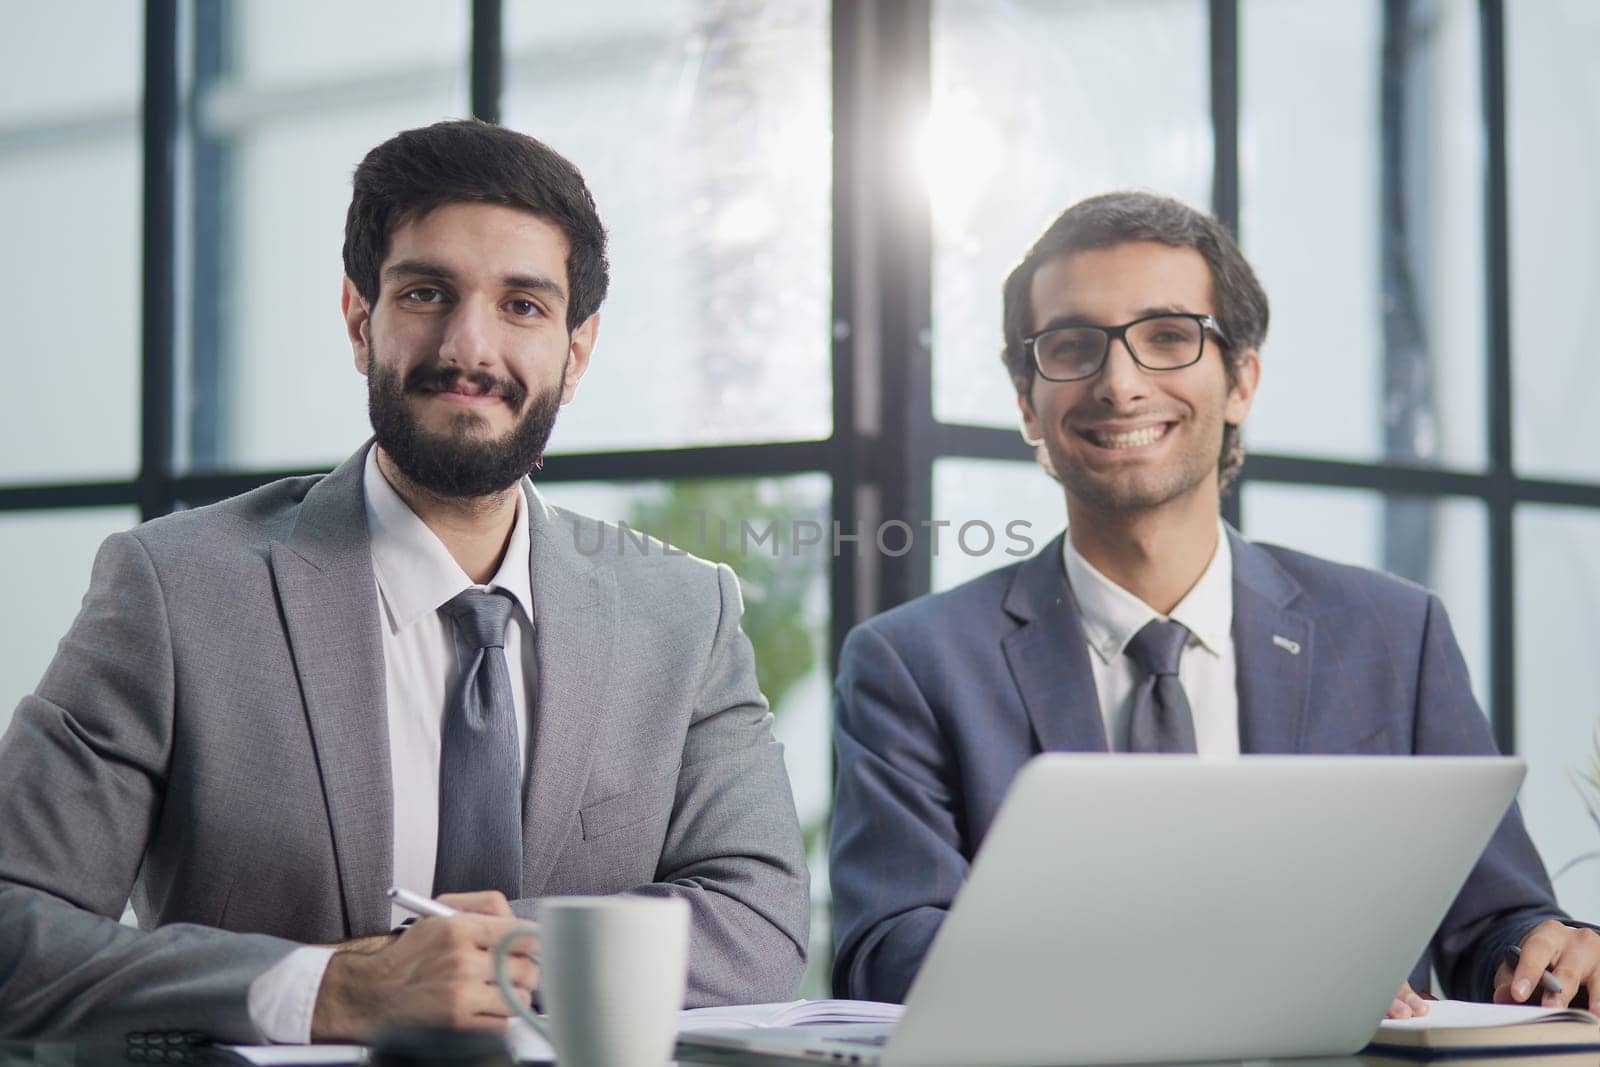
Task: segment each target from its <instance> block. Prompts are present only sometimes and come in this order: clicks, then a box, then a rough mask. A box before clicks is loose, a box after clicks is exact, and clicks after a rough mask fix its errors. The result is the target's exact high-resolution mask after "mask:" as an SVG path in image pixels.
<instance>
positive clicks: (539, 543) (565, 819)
mask: <svg viewBox="0 0 1600 1067" xmlns="http://www.w3.org/2000/svg"><path fill="white" fill-rule="evenodd" d="M524 484H525V486H526V489H527V499H528V505H529V507H528V520H529V521H528V540H529V567H530V568H531V570H532V575H533V611H534V616H535V619H534V623H535V626H536V634H535V638H534V645H535V648H536V650H537V655H538V671H539V684H538V694H539V695H538V704H537V705H536V707H535V709H534V713H533V748H532V755H531V763H530V766H529V768H528V778H527V787H526V789H525V791H524V799H523V813H522V825H523V859H522V889H523V894H524V895H525V896H538V895H539V894H540V893H541V891H542V890H543V888H544V886H545V883H546V882H548V881H549V878H550V874H551V871H552V869H553V867H554V866H555V861H556V858H557V856H558V854H559V853H560V850H561V846H562V843H563V839H564V838H565V836H566V834H567V833H568V831H569V830H570V829H571V827H572V825H573V823H574V822H575V821H576V819H575V817H576V815H577V812H578V805H579V804H580V802H581V801H582V798H583V791H584V786H585V784H586V783H587V782H588V779H589V766H590V763H591V761H592V760H593V758H594V749H595V746H594V738H595V733H596V731H597V730H598V728H599V723H600V716H601V715H602V714H604V712H605V700H606V694H605V684H606V680H607V679H608V678H609V677H610V674H611V661H612V656H613V654H614V651H615V643H616V641H617V637H618V632H619V628H618V626H617V613H618V606H617V587H616V575H615V573H614V572H613V570H612V568H611V567H610V566H609V565H607V564H606V563H605V562H604V560H603V559H602V558H601V557H599V556H588V555H585V554H584V553H582V552H580V551H579V549H578V544H577V542H576V541H575V540H574V536H573V529H574V526H573V520H572V519H570V518H568V517H565V516H563V515H561V514H560V513H558V512H557V511H555V509H553V508H551V507H550V506H549V505H547V504H545V503H544V501H543V500H542V499H540V497H539V495H538V493H536V492H534V491H533V489H532V486H531V485H527V483H524ZM592 543H593V540H592V535H590V534H588V533H585V534H584V536H583V544H585V545H588V544H592Z"/></svg>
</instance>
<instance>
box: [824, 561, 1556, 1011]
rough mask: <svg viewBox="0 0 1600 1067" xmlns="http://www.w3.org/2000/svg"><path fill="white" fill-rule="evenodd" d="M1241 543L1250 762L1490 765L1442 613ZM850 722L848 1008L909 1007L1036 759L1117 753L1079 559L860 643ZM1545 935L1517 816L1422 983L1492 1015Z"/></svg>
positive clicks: (1016, 573)
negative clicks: (1381, 758)
mask: <svg viewBox="0 0 1600 1067" xmlns="http://www.w3.org/2000/svg"><path fill="white" fill-rule="evenodd" d="M1229 539H1230V541H1231V543H1232V546H1233V575H1234V577H1233V639H1234V650H1235V655H1236V659H1237V662H1238V694H1239V746H1240V749H1241V751H1243V752H1246V753H1306V754H1348V753H1364V754H1402V755H1410V754H1426V755H1446V754H1449V755H1484V754H1492V753H1494V751H1495V746H1494V741H1493V738H1492V737H1491V735H1490V732H1489V728H1488V724H1487V722H1486V720H1485V719H1484V716H1483V713H1482V712H1481V711H1480V709H1479V708H1478V705H1477V702H1476V701H1475V700H1474V699H1473V696H1472V692H1471V689H1470V687H1469V685H1468V679H1467V669H1466V664H1465V663H1464V662H1463V660H1462V658H1461V652H1460V650H1459V649H1458V648H1457V647H1456V642H1455V637H1454V636H1453V634H1452V633H1451V630H1450V623H1449V621H1448V619H1447V618H1446V617H1445V612H1444V608H1443V606H1442V605H1441V604H1440V603H1439V601H1438V599H1437V598H1435V597H1434V596H1433V595H1432V594H1430V593H1429V592H1427V590H1425V589H1422V588H1420V587H1418V586H1415V585H1413V584H1411V583H1409V582H1405V581H1402V580H1400V579H1397V578H1394V577H1391V576H1389V575H1385V574H1379V573H1377V572H1374V571H1368V570H1363V569H1360V568H1357V567H1348V566H1343V565H1339V564H1335V563H1329V562H1327V561H1325V560H1320V559H1316V558H1314V557H1311V556H1307V555H1304V554H1302V553H1299V552H1292V551H1289V550H1287V549H1282V548H1277V547H1272V546H1267V545H1256V544H1252V543H1250V542H1248V541H1245V540H1244V539H1243V538H1241V537H1240V536H1238V534H1236V533H1234V532H1233V531H1232V530H1230V531H1229ZM1274 637H1278V638H1284V639H1287V641H1286V642H1285V641H1274ZM1285 644H1291V645H1294V646H1298V652H1295V651H1291V649H1290V648H1286V647H1284V645H1285ZM834 707H835V710H834V723H835V726H834V739H835V746H836V750H837V757H838V784H837V795H836V799H835V806H834V817H833V836H832V858H831V864H830V871H831V875H832V882H833V907H834V923H835V927H834V944H835V949H836V952H835V960H834V970H833V986H834V992H835V994H836V995H838V996H846V997H860V998H865V999H874V1000H889V1001H899V1000H902V999H904V997H905V994H906V990H907V989H908V988H909V987H910V984H911V979H912V978H913V977H914V976H915V974H916V972H917V968H918V967H919V966H920V965H921V963H922V958H923V956H924V954H925V953H926V952H927V950H928V946H929V945H930V944H931V943H932V941H933V936H934V934H935V933H936V932H937V931H938V928H939V924H940V923H941V922H942V921H943V919H944V915H945V912H946V910H947V909H948V908H949V906H950V903H951V901H952V900H953V899H954V898H955V895H956V891H957V890H958V889H959V888H960V887H961V883H962V881H963V880H964V879H965V877H966V874H967V869H968V867H969V865H970V864H971V861H972V857H973V856H974V854H976V852H977V851H978V847H979V846H980V845H981V844H982V843H983V838H984V835H985V834H986V833H987V832H988V829H989V826H990V824H991V823H992V822H993V821H994V817H995V813H996V811H997V809H998V808H999V806H1000V801H1001V798H1002V797H1003V796H1004V794H1005V791H1006V788H1007V786H1008V785H1009V784H1010V782H1011V779H1012V777H1013V776H1014V775H1015V774H1016V773H1017V770H1018V769H1019V768H1020V767H1021V766H1022V764H1023V763H1024V762H1025V761H1026V760H1027V759H1028V758H1029V757H1031V756H1033V755H1034V754H1036V753H1039V752H1103V751H1105V750H1106V747H1107V746H1106V736H1105V726H1104V721H1103V719H1102V717H1101V713H1100V702H1099V698H1098V696H1097V694H1096V692H1095V685H1094V676H1093V674H1092V673H1091V671H1090V667H1089V652H1088V647H1087V644H1086V642H1085V640H1084V637H1083V632H1082V629H1081V626H1080V623H1079V618H1078V612H1077V607H1076V605H1075V604H1074V602H1073V599H1072V597H1071V595H1070V593H1069V591H1068V587H1067V582H1066V575H1065V572H1064V569H1063V566H1062V560H1061V539H1060V538H1059V537H1058V538H1056V539H1055V540H1053V541H1051V542H1050V544H1049V545H1048V546H1046V547H1045V549H1044V550H1043V551H1042V552H1040V553H1039V554H1038V555H1037V556H1035V557H1033V558H1031V559H1029V560H1026V561H1024V562H1022V563H1018V564H1015V565H1012V566H1009V567H1005V568H1002V569H1000V570H996V571H992V572H991V573H989V574H986V575H984V576H983V577H981V578H978V579H976V580H974V581H971V582H968V583H967V584H965V585H962V586H959V587H957V588H955V589H952V590H949V591H948V592H944V593H938V594H935V595H932V596H927V597H922V598H920V599H918V600H915V601H913V602H911V603H909V604H904V605H902V606H900V607H898V608H895V609H893V610H891V611H888V612H886V613H884V614H882V615H880V616H878V617H876V618H874V619H871V620H868V621H867V622H865V623H862V624H861V625H860V626H857V627H856V628H855V629H854V630H852V631H851V633H850V636H849V637H848V638H847V639H846V641H845V644H844V650H843V652H842V653H841V656H840V662H839V677H838V680H837V682H836V685H835V705H834ZM1418 815H1423V816H1425V815H1426V813H1417V812H1396V816H1397V818H1398V819H1400V820H1404V819H1406V818H1410V817H1415V816H1418ZM1396 832H1399V833H1404V832H1406V831H1405V830H1403V829H1401V830H1397V831H1396ZM1417 832H1418V834H1419V842H1420V840H1421V835H1422V834H1424V833H1425V832H1426V830H1425V827H1419V829H1418V831H1417ZM1548 918H1556V919H1561V920H1563V921H1566V916H1565V915H1564V914H1563V913H1562V912H1561V911H1559V910H1558V909H1557V907H1556V904H1555V899H1554V896H1553V894H1552V892H1551V889H1550V883H1549V879H1548V877H1547V876H1546V874H1545V871H1544V867H1543V865H1542V864H1541V863H1540V861H1539V856H1538V854H1537V853H1536V852H1535V851H1534V848H1533V845H1532V843H1531V842H1530V841H1529V840H1528V835H1527V832H1526V831H1525V830H1524V828H1523V824H1522V818H1521V816H1520V815H1519V814H1518V812H1517V809H1516V808H1515V807H1513V808H1512V809H1511V811H1510V812H1509V813H1508V814H1507V815H1506V817H1505V819H1504V821H1503V822H1502V823H1501V825H1500V827H1499V829H1498V831H1496V833H1495V836H1494V838H1493V840H1492V841H1491V842H1490V844H1489V847H1488V849H1487V850H1486V851H1485V852H1484V855H1483V858H1482V859H1481V860H1480V861H1479V862H1478V865H1477V866H1476V867H1475V868H1474V869H1473V872H1472V874H1471V876H1470V877H1469V879H1468V881H1467V883H1466V886H1465V887H1464V888H1463V889H1462V891H1461V893H1460V895H1459V896H1457V898H1456V901H1455V903H1454V904H1453V905H1452V906H1451V909H1450V911H1449V913H1448V914H1447V915H1446V916H1445V919H1444V922H1443V924H1442V925H1441V926H1440V928H1439V930H1438V932H1437V934H1436V935H1435V936H1434V938H1433V940H1432V942H1431V944H1430V948H1429V954H1428V956H1426V957H1424V959H1423V960H1421V961H1419V963H1418V965H1417V968H1416V970H1414V971H1413V972H1412V975H1411V981H1412V984H1413V985H1414V986H1417V987H1418V988H1421V989H1426V988H1428V974H1427V967H1428V964H1429V962H1430V960H1431V962H1432V964H1433V965H1434V966H1435V967H1436V968H1437V970H1438V973H1439V976H1440V979H1441V981H1442V982H1443V984H1444V988H1445V990H1446V991H1447V992H1448V993H1449V994H1450V995H1451V996H1455V997H1459V998H1469V999H1487V998H1488V997H1489V995H1490V994H1491V993H1492V990H1493V986H1492V982H1493V975H1494V970H1495V967H1496V964H1497V963H1498V961H1499V960H1500V958H1501V956H1502V953H1503V949H1504V947H1505V946H1506V945H1509V944H1516V943H1519V942H1520V941H1521V940H1522V938H1523V937H1524V936H1525V935H1526V934H1527V932H1528V931H1529V930H1531V929H1532V928H1533V927H1534V926H1535V925H1537V924H1538V923H1539V922H1541V921H1543V920H1544V919H1548Z"/></svg>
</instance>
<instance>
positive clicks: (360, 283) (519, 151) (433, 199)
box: [344, 119, 609, 330]
mask: <svg viewBox="0 0 1600 1067" xmlns="http://www.w3.org/2000/svg"><path fill="white" fill-rule="evenodd" d="M354 185H355V189H354V193H353V194H352V196H351V197H350V210H349V212H348V213H347V214H346V215H345V223H344V272H345V274H347V275H348V276H349V277H350V280H351V281H353V282H354V283H355V285H356V289H357V290H358V291H359V292H360V293H361V295H362V296H363V297H364V298H365V299H366V300H367V302H368V303H372V302H374V301H376V300H377V299H378V271H379V269H380V268H381V267H382V266H383V259H384V257H385V256H387V255H388V254H389V239H390V237H391V236H392V235H393V234H394V230H395V227H397V226H400V225H402V224H404V223H406V222H411V221H414V220H416V219H420V218H422V217H423V216H424V215H426V214H428V213H429V212H430V211H432V210H434V209H435V208H439V207H443V206H444V205H446V204H461V203H479V204H502V205H505V206H506V207H514V208H520V209H521V210H523V211H527V212H530V213H532V214H534V215H538V216H539V217H540V218H543V219H547V220H548V221H550V222H551V223H553V224H554V225H556V226H557V227H559V228H560V229H561V231H562V233H564V234H566V237H567V244H568V246H569V247H568V251H567V289H568V294H567V329H569V330H572V329H576V328H577V327H578V326H580V325H581V324H582V323H583V322H584V320H585V319H587V318H588V317H589V316H590V315H593V314H594V313H595V312H596V311H598V310H599V309H600V304H601V302H602V301H604V300H605V298H606V287H607V285H608V284H609V268H608V265H607V262H606V231H605V227H604V226H603V225H601V223H600V213H599V212H598V211H597V210H596V209H595V206H594V197H593V196H591V195H590V193H589V187H588V186H587V185H586V184H584V181H583V175H582V174H581V173H579V171H578V168H577V167H575V166H573V165H572V163H571V162H569V161H568V160H567V158H566V157H565V156H563V155H561V153H559V152H557V151H555V150H554V149H553V148H551V147H549V146H548V145H545V144H543V143H541V142H539V141H536V140H534V139H533V138H532V137H529V136H527V135H526V134H521V133H517V132H516V131H515V130H508V129H506V128H505V127H504V126H496V125H493V124H492V123H487V122H480V121H478V120H477V119H455V120H451V121H447V122H436V123H434V124H433V125H431V126H423V127H421V128H420V129H415V130H406V131H405V132H403V133H399V134H396V135H395V136H394V137H391V138H390V139H389V140H387V141H385V142H383V144H381V145H379V146H378V147H376V148H374V149H373V150H372V151H370V152H368V153H367V155H366V158H365V159H363V160H362V161H361V164H360V166H358V167H356V173H355V182H354Z"/></svg>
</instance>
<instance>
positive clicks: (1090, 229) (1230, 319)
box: [1000, 189, 1267, 489]
mask: <svg viewBox="0 0 1600 1067" xmlns="http://www.w3.org/2000/svg"><path fill="white" fill-rule="evenodd" d="M1129 241H1156V242H1159V243H1160V244H1164V245H1172V246H1174V247H1183V248H1193V249H1194V250H1195V251H1197V252H1199V253H1200V255H1201V256H1203V257H1204V258H1205V261H1206V263H1207V265H1209V266H1210V267H1211V279H1212V286H1213V294H1214V297H1215V300H1216V318H1217V321H1218V322H1220V323H1221V324H1222V330H1223V333H1224V334H1226V335H1227V338H1228V343H1227V344H1226V345H1224V346H1223V347H1222V365H1223V368H1224V370H1225V371H1226V373H1227V376H1228V384H1229V385H1230V386H1231V385H1233V384H1234V383H1235V382H1236V381H1237V380H1238V373H1239V362H1238V361H1239V356H1240V354H1241V353H1243V352H1246V351H1249V350H1252V349H1258V348H1260V347H1261V344H1262V342H1263V341H1265V340H1266V337H1267V294H1266V292H1265V291H1264V290H1263V289H1262V288H1261V282H1260V281H1258V280H1257V279H1256V274H1255V271H1254V270H1252V269H1251V268H1250V264H1249V263H1248V262H1247V261H1246V260H1245V258H1244V253H1242V252H1240V251H1239V245H1238V242H1236V241H1235V240H1234V239H1233V235H1232V234H1230V233H1229V232H1228V230H1227V227H1225V226H1223V225H1222V223H1221V222H1219V221H1218V220H1217V218H1216V217H1215V216H1213V215H1210V214H1207V213H1206V212H1204V211H1198V210H1196V209H1195V208H1192V207H1190V206H1189V205H1188V204H1185V203H1183V202H1182V201H1180V200H1174V199H1173V198H1172V197H1168V196H1160V195H1157V194H1156V193H1149V192H1143V191H1141V190H1133V189H1129V190H1119V191H1116V192H1110V193H1102V194H1100V195H1099V196H1091V197H1089V198H1088V199H1087V200H1080V201H1078V202H1077V203H1076V204H1073V205H1072V206H1071V207H1069V208H1067V210H1065V211H1063V212H1062V213H1061V214H1060V215H1058V216H1056V220H1055V221H1054V222H1052V223H1051V224H1050V225H1049V227H1048V228H1047V229H1046V230H1045V231H1044V233H1043V234H1041V235H1040V236H1039V239H1038V240H1037V241H1035V242H1034V243H1033V247H1032V248H1030V249H1028V254H1027V255H1025V256H1023V257H1022V262H1021V263H1018V264H1017V265H1016V266H1015V267H1014V268H1012V271H1011V273H1010V275H1008V276H1007V277H1006V283H1005V290H1004V328H1005V347H1004V348H1003V349H1002V350H1001V353H1000V358H1001V360H1002V361H1003V362H1004V363H1005V365H1006V370H1007V372H1009V373H1010V375H1011V382H1012V384H1013V385H1014V386H1016V390H1017V393H1018V395H1020V396H1027V395H1028V394H1029V392H1030V391H1031V390H1032V388H1033V378H1034V366H1033V361H1032V360H1031V359H1029V358H1028V353H1027V351H1026V349H1024V347H1023V344H1022V338H1023V337H1024V336H1026V335H1027V334H1028V333H1030V332H1031V331H1032V329H1033V300H1032V295H1031V290H1032V288H1033V276H1034V274H1035V273H1037V272H1038V270H1039V268H1040V266H1042V265H1043V264H1044V263H1045V262H1047V261H1048V260H1052V259H1059V258H1062V257H1065V256H1071V255H1075V254H1077V253H1079V252H1089V251H1093V250H1096V249H1101V248H1110V247H1112V246H1114V245H1119V244H1125V243H1127V242H1129ZM1243 463H1244V446H1243V445H1242V444H1241V443H1240V441H1239V427H1237V426H1234V425H1231V424H1230V425H1228V426H1227V427H1225V428H1224V430H1223V434H1222V454H1221V455H1220V456H1219V457H1218V459H1217V473H1218V476H1219V478H1220V479H1221V483H1222V487H1223V488H1224V489H1226V488H1227V487H1228V485H1229V484H1230V483H1232V481H1233V479H1234V477H1235V476H1236V475H1237V474H1238V472H1239V468H1240V466H1241V465H1243Z"/></svg>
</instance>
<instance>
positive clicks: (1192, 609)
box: [1061, 519, 1233, 663]
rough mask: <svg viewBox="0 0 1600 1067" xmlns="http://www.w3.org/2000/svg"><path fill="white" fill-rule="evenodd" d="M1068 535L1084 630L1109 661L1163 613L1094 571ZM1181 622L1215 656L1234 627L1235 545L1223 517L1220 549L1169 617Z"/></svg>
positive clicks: (1066, 554) (1070, 576) (1065, 550)
mask: <svg viewBox="0 0 1600 1067" xmlns="http://www.w3.org/2000/svg"><path fill="white" fill-rule="evenodd" d="M1068 533H1069V536H1066V537H1063V538H1062V539H1061V555H1062V561H1063V563H1064V564H1065V566H1066V570H1067V584H1068V586H1070V587H1071V590H1072V596H1073V599H1074V600H1075V601H1077V604H1078V615H1079V617H1080V618H1081V619H1082V620H1083V634H1084V637H1085V638H1087V639H1088V642H1089V647H1090V648H1091V649H1093V650H1094V653H1095V655H1097V656H1099V657H1100V658H1101V660H1103V661H1105V662H1107V663H1109V662H1110V661H1111V660H1113V659H1115V658H1116V657H1117V656H1120V655H1122V651H1123V649H1125V648H1126V647H1127V645H1128V642H1129V641H1131V640H1133V635H1134V634H1136V633H1138V632H1139V631H1140V630H1141V629H1143V628H1144V625H1145V624H1146V623H1148V622H1149V621H1150V620H1152V619H1159V618H1161V617H1162V616H1161V614H1160V613H1159V612H1157V611H1156V610H1155V609H1154V608H1152V607H1151V606H1150V605H1149V604H1146V603H1145V602H1144V601H1142V600H1140V599H1139V598H1138V597H1136V596H1134V595H1133V594H1132V593H1130V592H1128V591H1127V590H1126V589H1124V588H1122V586H1120V585H1118V584H1117V583H1116V582H1113V581H1112V580H1111V579H1110V578H1107V577H1106V576H1105V575H1103V574H1101V573H1100V572H1099V571H1097V570H1095V568H1094V567H1093V565H1091V564H1090V563H1089V561H1088V560H1086V559H1084V558H1083V556H1081V555H1080V554H1079V553H1078V550H1077V549H1076V548H1074V547H1073V545H1072V538H1071V536H1070V533H1071V531H1068ZM1166 617H1167V618H1169V619H1173V620H1175V621H1177V622H1180V623H1182V624H1183V625H1184V626H1185V627H1186V628H1187V629H1188V630H1189V632H1190V633H1191V634H1193V635H1194V636H1195V638H1196V639H1197V640H1198V641H1199V643H1200V645H1201V647H1203V648H1205V649H1206V650H1207V651H1209V652H1210V653H1211V654H1213V655H1221V654H1222V651H1223V649H1224V648H1225V647H1226V645H1227V641H1228V634H1229V633H1230V632H1231V631H1232V629H1233V546H1232V544H1231V543H1230V542H1229V540H1228V532H1227V529H1226V528H1225V527H1223V525H1222V522H1221V520H1220V519H1219V520H1218V521H1217V550H1216V551H1215V552H1213V553H1212V554H1211V562H1210V563H1208V564H1206V569H1205V570H1204V571H1203V572H1202V573H1201V575H1200V580H1199V581H1197V582H1195V584H1194V588H1192V589H1190V590H1189V592H1188V594H1187V595H1186V596H1185V597H1184V598H1183V599H1182V600H1181V601H1179V602H1178V606H1177V607H1175V608H1173V609H1172V614H1171V615H1169V616H1166Z"/></svg>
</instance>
